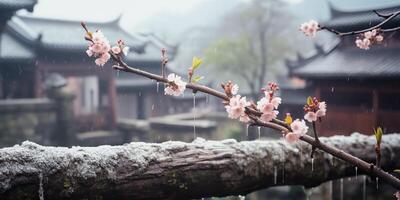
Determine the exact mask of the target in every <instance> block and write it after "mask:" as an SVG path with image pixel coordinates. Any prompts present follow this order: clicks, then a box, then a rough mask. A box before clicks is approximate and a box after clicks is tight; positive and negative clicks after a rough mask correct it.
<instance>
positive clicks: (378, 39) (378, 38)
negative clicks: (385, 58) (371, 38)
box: [375, 35, 383, 42]
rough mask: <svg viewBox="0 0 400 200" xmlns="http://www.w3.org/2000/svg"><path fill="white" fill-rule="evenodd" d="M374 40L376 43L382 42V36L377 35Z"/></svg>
mask: <svg viewBox="0 0 400 200" xmlns="http://www.w3.org/2000/svg"><path fill="white" fill-rule="evenodd" d="M375 40H376V41H377V42H382V41H383V36H382V35H377V36H376V37H375Z"/></svg>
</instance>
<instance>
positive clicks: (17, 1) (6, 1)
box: [0, 0, 37, 11]
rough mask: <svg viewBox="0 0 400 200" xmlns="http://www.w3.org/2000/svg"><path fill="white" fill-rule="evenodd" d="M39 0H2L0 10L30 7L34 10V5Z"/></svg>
mask: <svg viewBox="0 0 400 200" xmlns="http://www.w3.org/2000/svg"><path fill="white" fill-rule="evenodd" d="M36 3H37V0H0V10H19V9H24V8H25V9H28V10H29V11H33V6H34V5H35V4H36Z"/></svg>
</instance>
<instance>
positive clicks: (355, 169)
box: [355, 166, 358, 180]
mask: <svg viewBox="0 0 400 200" xmlns="http://www.w3.org/2000/svg"><path fill="white" fill-rule="evenodd" d="M355 170H356V180H357V178H358V167H357V166H356V169H355Z"/></svg>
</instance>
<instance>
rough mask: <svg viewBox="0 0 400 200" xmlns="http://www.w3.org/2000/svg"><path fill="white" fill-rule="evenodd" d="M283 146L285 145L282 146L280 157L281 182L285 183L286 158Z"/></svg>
mask: <svg viewBox="0 0 400 200" xmlns="http://www.w3.org/2000/svg"><path fill="white" fill-rule="evenodd" d="M284 148H285V147H284V146H282V158H283V160H282V183H285V160H286V158H285V149H284Z"/></svg>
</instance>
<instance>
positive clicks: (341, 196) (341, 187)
mask: <svg viewBox="0 0 400 200" xmlns="http://www.w3.org/2000/svg"><path fill="white" fill-rule="evenodd" d="M340 200H343V179H340Z"/></svg>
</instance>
